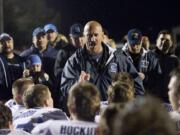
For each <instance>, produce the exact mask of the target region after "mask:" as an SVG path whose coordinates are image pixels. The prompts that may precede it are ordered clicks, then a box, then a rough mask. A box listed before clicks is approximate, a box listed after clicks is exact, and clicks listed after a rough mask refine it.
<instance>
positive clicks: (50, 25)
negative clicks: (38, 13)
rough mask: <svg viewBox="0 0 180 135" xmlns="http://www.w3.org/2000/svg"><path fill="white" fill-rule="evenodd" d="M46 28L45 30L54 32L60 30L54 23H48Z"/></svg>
mask: <svg viewBox="0 0 180 135" xmlns="http://www.w3.org/2000/svg"><path fill="white" fill-rule="evenodd" d="M44 30H45V32H47V31H49V30H52V31H54V32H58V30H57V27H56V26H55V25H54V24H46V25H45V26H44Z"/></svg>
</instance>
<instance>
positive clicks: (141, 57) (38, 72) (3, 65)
mask: <svg viewBox="0 0 180 135" xmlns="http://www.w3.org/2000/svg"><path fill="white" fill-rule="evenodd" d="M15 49H16V48H14V39H13V37H12V36H11V35H10V33H1V34H0V134H3V135H17V134H18V135H21V134H22V135H26V134H27V135H28V134H34V135H130V134H137V135H148V134H152V133H153V134H155V135H161V134H162V135H176V134H179V133H180V81H179V80H180V67H179V64H180V62H179V58H180V57H179V56H180V52H179V46H177V45H175V44H174V42H173V39H172V34H171V32H170V31H168V30H161V31H160V32H159V34H158V35H157V40H156V46H154V47H153V46H152V45H151V41H150V38H149V37H148V36H147V35H145V34H143V32H142V31H141V30H139V29H138V28H134V29H130V30H129V31H128V32H127V35H126V36H125V38H124V45H123V47H117V45H116V43H115V41H114V40H113V39H111V38H110V35H109V33H108V31H107V30H106V29H105V28H104V27H103V26H102V25H101V24H100V23H99V22H97V21H94V20H92V21H89V22H87V23H86V24H85V25H84V26H83V25H82V24H80V23H75V24H73V25H72V26H71V27H70V30H69V36H68V37H66V36H65V35H63V34H61V33H59V31H58V29H57V27H56V26H55V25H54V24H46V25H45V26H41V27H37V28H35V29H34V30H33V32H32V45H31V46H30V48H27V49H25V50H23V51H21V52H20V53H18V54H17V53H16V52H15Z"/></svg>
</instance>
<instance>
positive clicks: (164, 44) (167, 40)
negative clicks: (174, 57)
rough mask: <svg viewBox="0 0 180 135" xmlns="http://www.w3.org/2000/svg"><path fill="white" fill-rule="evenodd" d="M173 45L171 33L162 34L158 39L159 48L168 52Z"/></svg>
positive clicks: (165, 52)
mask: <svg viewBox="0 0 180 135" xmlns="http://www.w3.org/2000/svg"><path fill="white" fill-rule="evenodd" d="M172 45H173V42H172V38H171V35H170V34H160V35H159V37H158V38H157V41H156V46H157V48H158V49H159V50H160V51H162V52H163V53H164V54H167V53H168V52H169V50H170V49H171V47H172Z"/></svg>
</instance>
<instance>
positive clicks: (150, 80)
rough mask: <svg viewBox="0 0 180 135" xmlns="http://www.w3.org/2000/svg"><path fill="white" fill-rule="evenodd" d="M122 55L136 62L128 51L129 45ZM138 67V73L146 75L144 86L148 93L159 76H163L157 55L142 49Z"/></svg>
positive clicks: (125, 47) (124, 48)
mask: <svg viewBox="0 0 180 135" xmlns="http://www.w3.org/2000/svg"><path fill="white" fill-rule="evenodd" d="M122 53H123V54H124V55H125V56H126V57H127V58H128V59H129V60H130V61H131V62H132V64H133V65H134V61H133V59H132V57H131V55H130V53H129V51H128V47H127V45H125V46H124V47H123V48H122ZM138 57H139V58H138V61H137V63H138V64H137V65H136V66H135V65H134V66H135V68H136V70H137V72H141V73H143V74H144V75H145V79H144V80H143V84H144V87H145V89H146V90H147V91H148V90H149V89H151V88H152V86H153V85H154V84H155V82H156V81H157V80H156V79H157V76H159V75H160V74H161V68H160V64H159V59H158V58H157V57H156V54H155V53H154V52H152V51H146V50H145V49H144V48H142V49H141V52H140V54H139V56H138Z"/></svg>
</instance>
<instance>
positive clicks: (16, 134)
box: [0, 129, 31, 135]
mask: <svg viewBox="0 0 180 135" xmlns="http://www.w3.org/2000/svg"><path fill="white" fill-rule="evenodd" d="M0 135H31V134H29V133H27V132H25V131H23V130H17V129H16V130H15V129H13V130H11V129H0Z"/></svg>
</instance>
